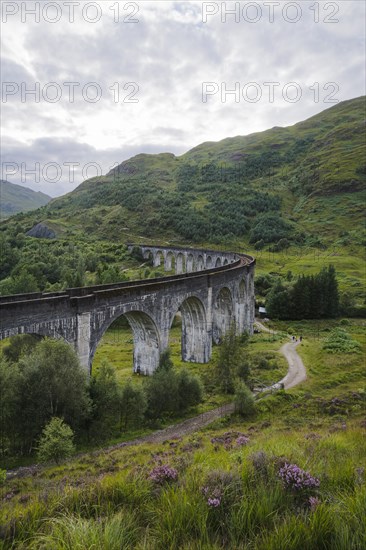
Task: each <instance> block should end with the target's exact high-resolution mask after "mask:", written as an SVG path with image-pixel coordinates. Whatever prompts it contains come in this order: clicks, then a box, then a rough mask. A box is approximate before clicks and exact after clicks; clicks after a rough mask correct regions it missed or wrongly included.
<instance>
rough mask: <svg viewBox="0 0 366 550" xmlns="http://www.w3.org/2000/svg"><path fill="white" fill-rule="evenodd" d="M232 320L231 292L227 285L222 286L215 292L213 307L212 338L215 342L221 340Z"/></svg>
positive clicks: (217, 342)
mask: <svg viewBox="0 0 366 550" xmlns="http://www.w3.org/2000/svg"><path fill="white" fill-rule="evenodd" d="M234 320H235V319H234V306H233V298H232V294H231V292H230V290H229V289H228V288H227V287H224V288H222V289H221V290H220V292H219V293H218V294H217V296H216V300H215V302H214V307H213V330H212V339H213V341H214V343H215V344H219V343H220V342H221V341H222V338H223V337H224V335H225V334H226V333H227V332H228V331H229V330H230V326H231V324H232V323H233V322H234Z"/></svg>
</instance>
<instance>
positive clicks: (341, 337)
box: [323, 328, 361, 353]
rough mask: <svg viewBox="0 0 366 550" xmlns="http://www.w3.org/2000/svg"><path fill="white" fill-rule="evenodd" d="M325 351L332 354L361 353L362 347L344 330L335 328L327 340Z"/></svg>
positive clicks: (324, 346)
mask: <svg viewBox="0 0 366 550" xmlns="http://www.w3.org/2000/svg"><path fill="white" fill-rule="evenodd" d="M323 349H325V350H326V351H329V352H330V353H360V351H361V345H360V344H359V342H356V340H353V338H352V337H351V336H350V335H349V334H348V333H347V332H346V331H345V330H344V329H342V328H335V329H333V330H332V332H331V334H330V336H329V337H328V338H327V339H326V340H325V342H324V345H323Z"/></svg>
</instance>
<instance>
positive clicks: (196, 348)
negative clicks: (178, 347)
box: [179, 296, 211, 363]
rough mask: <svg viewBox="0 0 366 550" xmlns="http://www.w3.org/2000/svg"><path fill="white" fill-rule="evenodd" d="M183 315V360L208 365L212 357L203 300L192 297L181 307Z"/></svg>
mask: <svg viewBox="0 0 366 550" xmlns="http://www.w3.org/2000/svg"><path fill="white" fill-rule="evenodd" d="M179 309H180V311H181V315H182V359H183V361H192V362H195V363H207V362H208V361H209V360H210V357H211V338H210V337H209V332H208V326H207V317H206V310H205V307H204V305H203V303H202V302H201V300H200V299H199V298H197V297H195V296H190V297H189V298H187V299H186V300H184V302H183V303H182V304H181V306H180V308H179Z"/></svg>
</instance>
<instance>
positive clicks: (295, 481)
mask: <svg viewBox="0 0 366 550" xmlns="http://www.w3.org/2000/svg"><path fill="white" fill-rule="evenodd" d="M278 475H279V476H280V478H281V479H282V481H283V483H284V485H285V487H287V488H288V489H294V490H295V491H300V490H302V489H314V488H316V487H319V485H320V481H319V479H317V478H316V477H313V476H312V475H311V474H309V472H306V471H305V470H302V469H301V468H300V467H299V466H297V464H287V463H285V465H284V466H283V467H282V468H280V471H279V472H278Z"/></svg>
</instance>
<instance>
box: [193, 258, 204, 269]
mask: <svg viewBox="0 0 366 550" xmlns="http://www.w3.org/2000/svg"><path fill="white" fill-rule="evenodd" d="M204 268H205V263H204V261H203V256H202V255H201V254H199V255H198V256H197V260H196V269H195V271H202V270H203V269H204Z"/></svg>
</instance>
